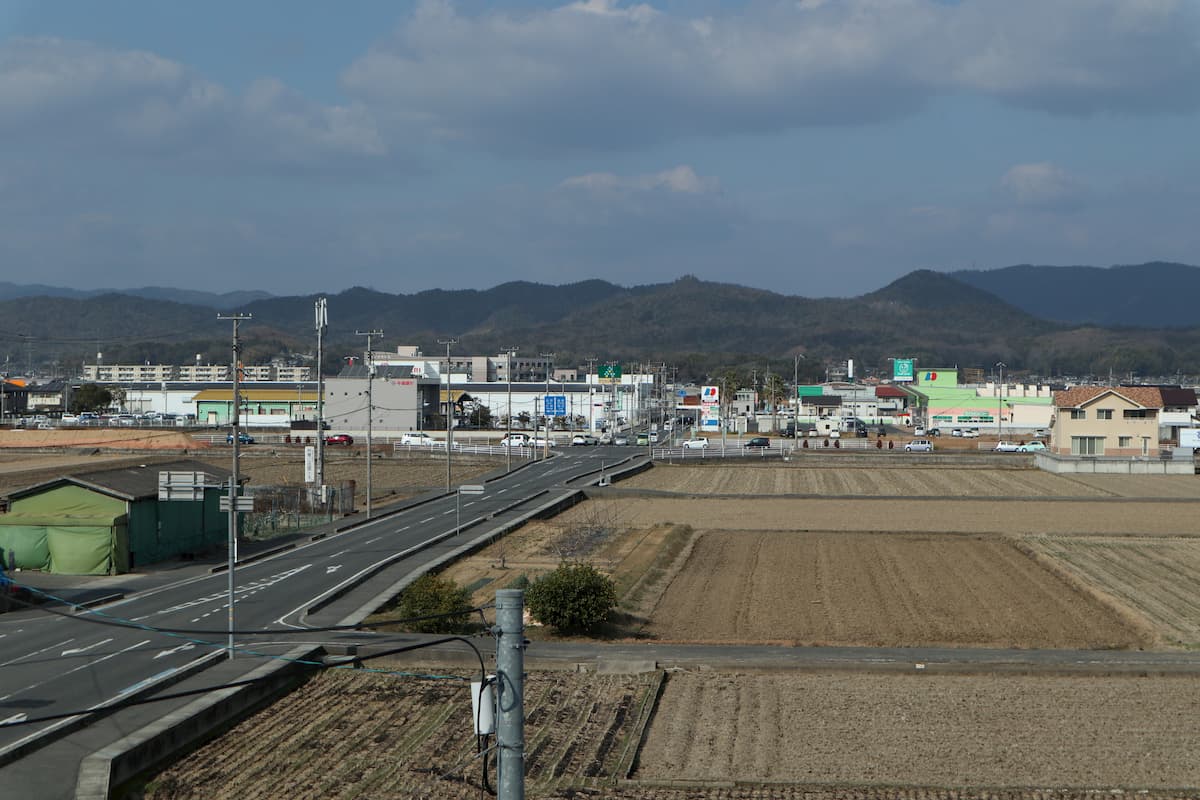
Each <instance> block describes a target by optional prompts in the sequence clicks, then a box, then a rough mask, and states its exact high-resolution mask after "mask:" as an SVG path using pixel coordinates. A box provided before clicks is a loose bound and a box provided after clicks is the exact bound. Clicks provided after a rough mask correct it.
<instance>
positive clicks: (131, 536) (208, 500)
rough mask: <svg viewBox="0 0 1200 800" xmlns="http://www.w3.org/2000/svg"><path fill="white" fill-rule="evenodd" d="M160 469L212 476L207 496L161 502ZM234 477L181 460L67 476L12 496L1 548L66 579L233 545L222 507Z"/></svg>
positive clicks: (0, 519) (24, 565) (23, 564)
mask: <svg viewBox="0 0 1200 800" xmlns="http://www.w3.org/2000/svg"><path fill="white" fill-rule="evenodd" d="M160 472H200V473H207V477H206V479H205V480H204V483H205V484H206V485H207V486H211V487H212V488H205V489H204V490H203V499H202V500H194V501H176V500H173V501H159V499H158V484H159V473H160ZM228 479H229V472H228V471H225V470H221V469H218V468H215V467H212V466H210V465H208V464H205V463H203V462H200V461H193V460H181V461H172V462H169V463H164V464H153V465H150V466H145V465H141V466H131V467H123V468H118V469H105V470H96V471H89V472H80V473H76V474H73V475H64V476H62V477H60V478H55V479H54V480H51V481H47V482H45V483H40V484H37V485H36V486H30V487H28V488H25V489H21V490H19V491H16V492H13V493H12V494H10V495H9V496H8V511H7V513H4V514H0V551H3V554H4V558H5V561H6V563H7V562H8V560H9V559H10V557H11V558H12V560H13V562H14V564H15V566H17V567H18V568H20V569H36V570H42V571H44V572H53V573H57V574H64V575H106V574H117V573H121V572H128V571H130V570H131V569H134V568H135V567H137V566H140V565H143V564H152V563H155V562H158V561H165V560H168V559H171V558H177V557H180V556H183V555H186V554H198V553H202V552H204V551H206V550H211V549H212V548H214V547H218V546H221V545H223V544H225V542H226V541H227V539H228V535H229V527H228V525H229V522H228V520H229V517H228V514H227V513H225V512H222V511H221V510H220V509H219V504H220V496H221V494H222V490H221V489H220V488H218V486H219V485H220V484H221V483H222V482H225V481H228Z"/></svg>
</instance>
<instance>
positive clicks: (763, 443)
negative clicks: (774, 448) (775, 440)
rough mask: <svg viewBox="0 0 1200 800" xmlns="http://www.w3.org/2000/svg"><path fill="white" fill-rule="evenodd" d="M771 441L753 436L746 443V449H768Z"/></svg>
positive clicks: (763, 437)
mask: <svg viewBox="0 0 1200 800" xmlns="http://www.w3.org/2000/svg"><path fill="white" fill-rule="evenodd" d="M770 446H771V440H770V439H768V438H767V437H765V436H755V437H754V438H752V439H750V440H749V441H748V442H746V447H770Z"/></svg>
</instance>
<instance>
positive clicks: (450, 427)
mask: <svg viewBox="0 0 1200 800" xmlns="http://www.w3.org/2000/svg"><path fill="white" fill-rule="evenodd" d="M437 343H438V344H444V345H446V491H447V492H449V491H450V451H451V450H453V449H454V419H453V417H454V398H453V397H451V396H450V346H451V345H455V344H458V339H438V340H437Z"/></svg>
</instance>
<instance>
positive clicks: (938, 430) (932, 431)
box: [925, 428, 942, 436]
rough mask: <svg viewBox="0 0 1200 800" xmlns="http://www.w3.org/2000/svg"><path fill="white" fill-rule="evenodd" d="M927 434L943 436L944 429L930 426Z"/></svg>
mask: <svg viewBox="0 0 1200 800" xmlns="http://www.w3.org/2000/svg"><path fill="white" fill-rule="evenodd" d="M925 435H926V436H941V435H942V429H941V428H930V429H929V430H928V431H926V432H925Z"/></svg>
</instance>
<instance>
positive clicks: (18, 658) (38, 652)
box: [0, 638, 75, 667]
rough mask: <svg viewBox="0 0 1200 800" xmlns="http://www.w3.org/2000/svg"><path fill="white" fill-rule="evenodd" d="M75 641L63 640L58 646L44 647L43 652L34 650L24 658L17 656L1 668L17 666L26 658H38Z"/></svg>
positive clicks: (1, 665) (0, 665)
mask: <svg viewBox="0 0 1200 800" xmlns="http://www.w3.org/2000/svg"><path fill="white" fill-rule="evenodd" d="M73 641H75V639H74V638H71V639H63V640H62V641H61V642H59V643H58V644H52V645H50V646H49V647H43V648H42V649H41V650H34V651H33V652H32V653H26V654H25V655H23V656H17V657H16V658H14V659H12V660H10V661H5V662H4V663H3V664H0V667H7V666H9V665H10V664H15V663H17V662H18V661H20V660H21V659H24V658H29V657H31V656H37V655H41V654H42V653H45V652H46V651H47V650H57V649H58V648H60V647H62V646H63V645H64V644H70V643H71V642H73Z"/></svg>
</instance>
